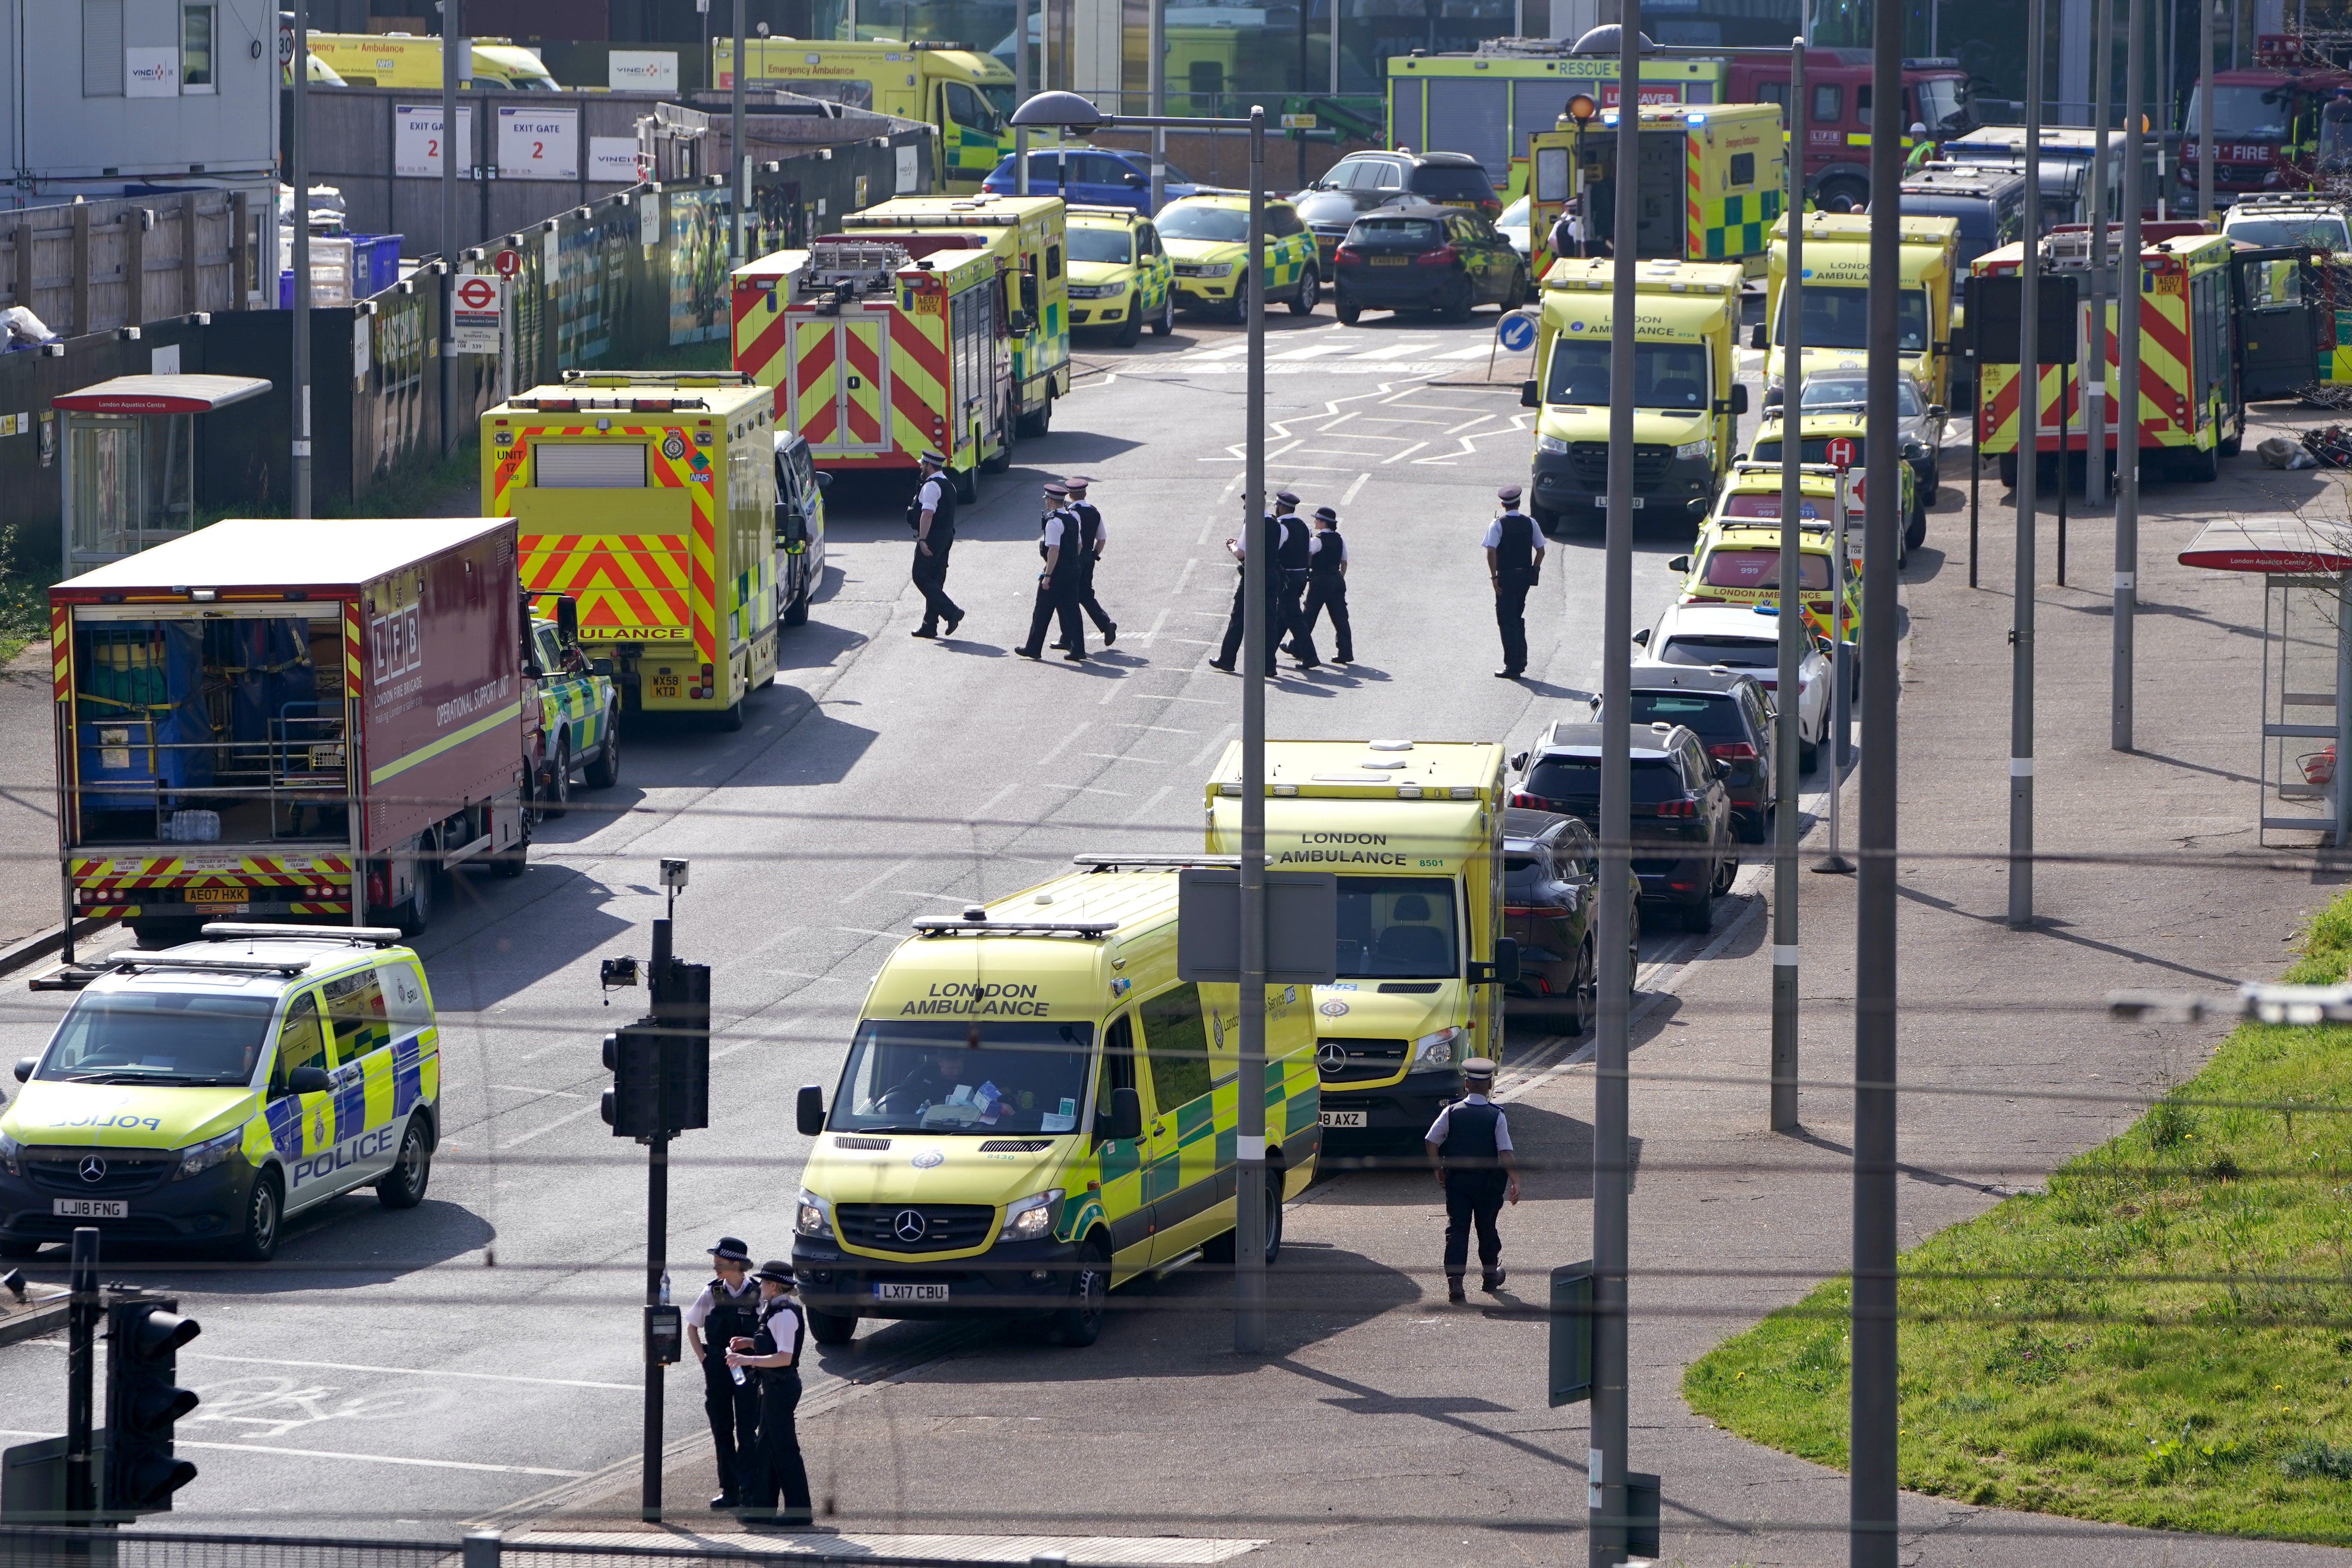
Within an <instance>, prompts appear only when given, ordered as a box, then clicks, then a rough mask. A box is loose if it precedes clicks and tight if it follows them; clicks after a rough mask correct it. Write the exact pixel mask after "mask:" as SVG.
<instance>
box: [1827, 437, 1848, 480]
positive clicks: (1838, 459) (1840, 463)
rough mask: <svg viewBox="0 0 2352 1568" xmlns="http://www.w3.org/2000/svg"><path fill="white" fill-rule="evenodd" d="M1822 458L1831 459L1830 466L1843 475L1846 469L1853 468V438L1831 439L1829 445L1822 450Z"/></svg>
mask: <svg viewBox="0 0 2352 1568" xmlns="http://www.w3.org/2000/svg"><path fill="white" fill-rule="evenodd" d="M1822 457H1824V458H1827V459H1829V465H1830V467H1831V468H1835V469H1837V470H1838V471H1839V472H1840V473H1843V472H1844V471H1845V470H1846V469H1848V468H1853V437H1851V436H1832V437H1830V442H1829V445H1828V446H1826V447H1823V448H1822Z"/></svg>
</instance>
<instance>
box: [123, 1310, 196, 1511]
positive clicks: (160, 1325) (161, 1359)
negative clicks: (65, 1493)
mask: <svg viewBox="0 0 2352 1568" xmlns="http://www.w3.org/2000/svg"><path fill="white" fill-rule="evenodd" d="M178 1306H179V1302H177V1301H175V1300H155V1299H153V1298H134V1299H131V1300H122V1299H121V1298H119V1297H118V1298H117V1299H116V1300H111V1301H110V1302H108V1303H107V1306H106V1339H107V1353H106V1481H105V1486H104V1488H103V1489H102V1490H101V1493H100V1502H99V1507H100V1510H102V1511H104V1512H106V1513H109V1514H114V1515H122V1514H134V1513H169V1512H170V1511H171V1509H172V1494H173V1492H175V1491H178V1490H179V1489H181V1488H182V1487H184V1486H186V1485H187V1484H188V1483H189V1482H190V1481H193V1480H194V1479H196V1467H195V1466H194V1465H192V1464H190V1463H189V1462H188V1461H187V1460H185V1459H179V1458H173V1456H172V1428H173V1424H174V1423H176V1422H177V1421H178V1420H179V1419H180V1417H181V1416H183V1415H186V1414H187V1413H188V1412H189V1411H191V1410H194V1408H195V1407H196V1395H195V1394H194V1392H192V1391H191V1390H188V1389H185V1388H181V1387H178V1386H176V1385H175V1384H174V1383H173V1378H175V1377H176V1376H177V1375H178V1373H177V1370H176V1364H177V1363H178V1360H179V1351H180V1347H181V1346H182V1345H184V1344H186V1343H187V1342H189V1341H190V1340H192V1339H194V1338H195V1337H196V1334H197V1332H198V1330H197V1327H196V1321H195V1320H194V1318H184V1317H182V1316H180V1314H179V1313H178V1311H177V1310H175V1309H177V1308H178Z"/></svg>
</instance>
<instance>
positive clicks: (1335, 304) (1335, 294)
mask: <svg viewBox="0 0 2352 1568" xmlns="http://www.w3.org/2000/svg"><path fill="white" fill-rule="evenodd" d="M1331 313H1332V314H1333V315H1335V316H1337V317H1339V324H1340V325H1341V326H1343V327H1352V326H1354V325H1355V324H1356V323H1357V322H1358V321H1362V320H1363V319H1364V308H1363V307H1362V306H1361V305H1359V304H1357V303H1356V302H1355V301H1354V300H1350V299H1349V298H1348V296H1347V295H1345V294H1343V293H1341V292H1340V291H1339V285H1337V284H1333V285H1332V287H1331Z"/></svg>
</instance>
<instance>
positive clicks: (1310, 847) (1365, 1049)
mask: <svg viewBox="0 0 2352 1568" xmlns="http://www.w3.org/2000/svg"><path fill="white" fill-rule="evenodd" d="M1241 776H1242V757H1241V744H1240V742H1234V743H1233V744H1231V745H1229V746H1227V747H1226V748H1225V753H1224V756H1223V760H1221V761H1220V762H1219V763H1217V767H1216V771H1215V772H1214V773H1212V774H1211V775H1210V777H1209V782H1208V789H1207V795H1206V807H1207V813H1208V841H1207V847H1208V848H1209V850H1210V851H1211V852H1213V853H1219V854H1227V855H1230V854H1235V853H1238V852H1239V850H1240V848H1241V817H1242V800H1241V795H1242V785H1241ZM1265 787H1266V794H1267V796H1268V798H1267V800H1266V803H1265V863H1266V867H1267V868H1268V869H1269V870H1275V871H1331V872H1336V873H1337V874H1338V876H1339V976H1338V978H1337V979H1335V980H1333V981H1332V982H1331V984H1328V985H1318V986H1317V987H1316V988H1315V1033H1316V1037H1317V1039H1316V1068H1317V1070H1318V1074H1319V1075H1320V1078H1321V1080H1322V1086H1323V1109H1322V1117H1321V1121H1322V1125H1323V1126H1324V1127H1326V1128H1328V1129H1345V1130H1350V1131H1412V1132H1422V1131H1427V1129H1428V1127H1429V1124H1430V1122H1431V1121H1434V1120H1435V1119H1436V1116H1437V1111H1438V1108H1439V1107H1440V1106H1443V1105H1444V1104H1446V1103H1447V1102H1448V1101H1450V1100H1454V1099H1456V1098H1458V1097H1459V1096H1460V1094H1461V1092H1462V1064H1463V1063H1464V1062H1465V1061H1467V1060H1469V1059H1470V1058H1472V1057H1480V1056H1483V1057H1491V1058H1494V1059H1495V1060H1496V1061H1498V1062H1499V1061H1501V1060H1502V1059H1503V998H1502V995H1501V992H1500V989H1499V987H1500V986H1501V985H1502V984H1508V983H1509V982H1510V981H1512V980H1516V979H1517V977H1518V963H1517V955H1518V948H1517V943H1516V942H1513V941H1511V939H1509V938H1507V937H1505V936H1503V935H1502V929H1503V927H1502V921H1503V897H1502V889H1503V856H1502V843H1503V808H1504V806H1505V805H1507V796H1506V794H1505V791H1504V784H1503V748H1502V747H1501V746H1499V745H1493V744H1488V743H1486V742H1453V741H1370V742H1363V741H1268V742H1266V747H1265Z"/></svg>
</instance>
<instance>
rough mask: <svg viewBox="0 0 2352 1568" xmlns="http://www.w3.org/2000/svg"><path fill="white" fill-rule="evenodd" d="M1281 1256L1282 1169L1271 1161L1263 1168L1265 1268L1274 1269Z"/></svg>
mask: <svg viewBox="0 0 2352 1568" xmlns="http://www.w3.org/2000/svg"><path fill="white" fill-rule="evenodd" d="M1281 1256H1282V1167H1281V1166H1279V1165H1277V1164H1276V1163H1273V1162H1272V1161H1270V1160H1269V1161H1268V1162H1266V1167H1265V1266H1266V1267H1267V1268H1273V1267H1274V1264H1275V1260H1276V1258H1280V1257H1281Z"/></svg>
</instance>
